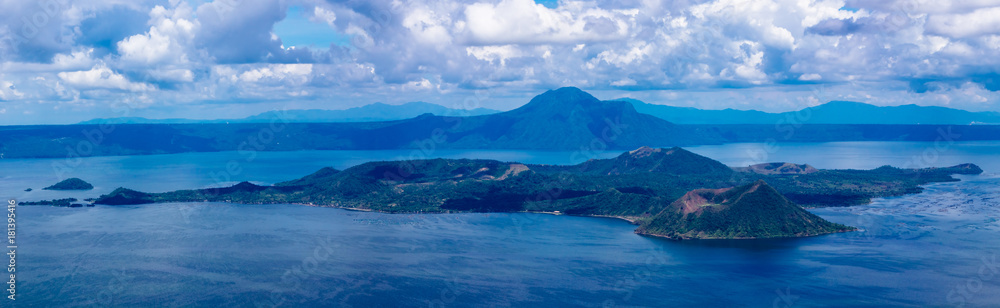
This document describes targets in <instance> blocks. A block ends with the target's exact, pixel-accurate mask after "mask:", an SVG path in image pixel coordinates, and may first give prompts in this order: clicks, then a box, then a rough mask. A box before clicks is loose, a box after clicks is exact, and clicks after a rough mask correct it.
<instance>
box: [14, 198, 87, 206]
mask: <svg viewBox="0 0 1000 308" xmlns="http://www.w3.org/2000/svg"><path fill="white" fill-rule="evenodd" d="M76 201H77V200H76V198H66V199H55V200H43V201H24V202H20V203H18V204H20V205H50V206H69V205H70V204H73V202H76Z"/></svg>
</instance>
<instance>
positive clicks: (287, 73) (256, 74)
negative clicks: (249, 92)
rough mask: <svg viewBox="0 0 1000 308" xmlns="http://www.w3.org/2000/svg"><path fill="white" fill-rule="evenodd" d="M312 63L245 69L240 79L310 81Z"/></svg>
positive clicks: (248, 80) (286, 81) (276, 81)
mask: <svg viewBox="0 0 1000 308" xmlns="http://www.w3.org/2000/svg"><path fill="white" fill-rule="evenodd" d="M311 73H312V64H272V65H268V66H266V67H261V68H258V69H252V70H248V71H245V72H243V73H241V74H240V75H239V80H240V81H243V82H249V83H257V82H274V83H290V84H303V83H305V82H307V81H309V75H310V74H311Z"/></svg>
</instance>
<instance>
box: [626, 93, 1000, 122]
mask: <svg viewBox="0 0 1000 308" xmlns="http://www.w3.org/2000/svg"><path fill="white" fill-rule="evenodd" d="M617 100H618V101H624V102H629V103H631V104H632V105H633V106H635V109H636V111H639V112H641V113H645V114H650V115H653V116H656V117H659V118H661V119H664V120H667V121H670V122H672V123H675V124H772V125H773V124H781V123H785V124H787V123H795V124H890V125H900V124H906V125H917V124H939V125H969V124H1000V112H971V111H965V110H959V109H952V108H945V107H936V106H917V105H902V106H891V107H880V106H875V105H870V104H865V103H859V102H847V101H832V102H828V103H826V104H822V105H819V106H814V107H809V108H805V109H802V110H798V111H789V112H782V113H767V112H763V111H757V110H736V109H724V110H704V109H697V108H691V107H675V106H667V105H657V104H649V103H645V102H643V101H640V100H636V99H631V98H620V99H617Z"/></svg>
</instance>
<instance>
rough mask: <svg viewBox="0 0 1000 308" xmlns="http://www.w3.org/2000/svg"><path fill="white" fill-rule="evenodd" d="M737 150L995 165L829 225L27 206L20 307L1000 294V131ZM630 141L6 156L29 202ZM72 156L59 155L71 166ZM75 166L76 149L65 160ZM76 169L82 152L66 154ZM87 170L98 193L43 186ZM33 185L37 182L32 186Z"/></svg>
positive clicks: (990, 297) (715, 149)
mask: <svg viewBox="0 0 1000 308" xmlns="http://www.w3.org/2000/svg"><path fill="white" fill-rule="evenodd" d="M690 149H691V150H692V151H694V152H697V153H699V154H702V155H706V156H709V157H712V158H715V159H718V160H720V161H722V162H724V163H726V164H729V165H733V166H742V165H747V164H751V163H759V162H771V161H790V162H796V163H809V164H811V165H813V166H816V167H818V168H874V167H878V166H881V165H885V164H891V165H896V166H908V167H930V166H948V165H954V164H958V163H966V162H971V163H976V164H978V165H979V166H981V167H982V168H983V169H984V170H985V172H984V174H983V175H979V176H962V177H961V178H962V179H963V181H961V182H952V183H939V184H932V185H927V186H926V191H925V192H923V193H921V194H915V195H908V196H902V197H895V198H885V199H877V200H875V201H874V202H873V203H872V204H870V205H864V206H854V207H844V208H824V209H812V210H811V211H812V212H814V213H816V214H818V215H820V216H822V217H824V218H826V219H829V220H831V221H835V222H839V223H844V224H848V225H852V226H856V227H859V228H861V229H862V231H860V232H851V233H843V234H833V235H826V236H819V237H812V238H800V239H781V240H753V241H745V240H744V241H684V242H674V241H669V240H663V239H658V238H647V237H642V236H638V235H635V234H633V233H632V231H633V230H634V228H635V226H633V225H630V224H628V223H626V222H624V221H620V220H615V219H603V218H587V217H571V216H551V215H544V214H523V213H518V214H447V215H405V214H395V215H391V214H380V213H367V212H354V211H347V210H341V209H331V208H317V207H306V206H298V205H264V206H261V205H238V204H221V203H170V204H157V205H142V206H128V207H111V206H97V207H93V208H58V207H44V206H43V207H38V206H22V207H19V208H18V211H19V212H18V215H19V217H20V218H21V220H20V224H19V225H18V231H19V233H18V239H19V240H20V244H19V252H20V254H19V256H18V266H19V267H18V272H19V273H20V275H18V278H19V283H20V284H19V286H18V288H19V290H18V296H20V298H19V299H18V300H17V305H18V307H20V306H24V307H30V306H88V307H90V306H136V305H143V306H145V305H158V306H208V307H216V306H221V307H227V306H262V307H272V306H275V305H280V306H289V307H302V306H362V307H371V306H419V307H428V306H429V307H446V306H455V307H464V306H491V307H492V306H539V307H543V306H544V307H551V306H590V307H619V306H620V307H632V306H647V307H660V306H736V307H762V306H763V307H809V306H870V307H876V306H878V307H882V306H887V305H889V306H921V307H922V306H956V305H958V304H963V303H964V304H965V305H966V306H971V307H980V306H996V305H997V303H1000V272H998V271H1000V265H998V263H997V262H996V261H995V260H996V257H997V254H998V253H1000V222H998V218H1000V142H957V143H953V144H937V145H935V144H933V143H908V142H845V143H822V144H780V145H776V146H769V145H765V144H731V145H721V146H702V147H693V148H690ZM617 154H618V152H617V151H615V152H598V153H584V154H581V153H573V152H526V151H442V150H438V151H435V152H432V153H426V155H424V154H421V153H416V154H415V152H412V151H305V152H269V153H268V152H261V153H257V155H256V156H254V157H252V159H249V158H250V156H248V155H244V154H241V153H237V152H226V153H189V154H175V155H154V156H122V157H92V158H84V159H81V160H80V161H78V162H77V163H74V164H72V165H70V164H69V163H68V162H67V161H66V160H63V159H28V160H0V171H2V174H0V193H2V194H3V197H5V198H16V199H18V200H22V201H28V200H40V199H51V198H56V197H78V198H83V197H92V196H96V195H99V194H101V193H106V192H109V191H110V190H113V189H114V188H115V187H119V186H125V187H130V188H136V189H139V190H144V191H168V190H174V189H181V188H197V187H208V186H214V185H225V184H231V183H232V182H237V181H243V180H250V181H255V182H259V183H264V184H269V183H275V182H279V181H284V180H289V179H294V178H298V177H301V176H303V175H305V174H308V173H311V172H313V171H315V170H317V169H319V168H321V167H324V166H333V167H336V168H341V169H342V168H346V167H349V166H352V165H356V164H358V163H362V162H365V161H371V160H390V159H402V158H424V157H449V158H456V157H470V158H492V159H500V160H505V161H522V162H529V163H550V164H567V163H576V162H579V161H581V160H584V159H587V158H598V157H611V156H614V155H617ZM54 164H55V165H56V166H58V167H57V168H53V165H54ZM59 164H64V165H59ZM65 167H69V168H65ZM65 177H80V178H83V179H85V180H87V181H88V182H91V183H93V184H94V185H95V190H93V191H89V192H84V193H80V192H53V191H42V190H40V188H41V187H44V186H48V185H51V184H53V183H55V182H56V181H58V180H59V179H60V178H65ZM28 187H31V188H34V189H35V190H33V191H32V192H24V191H23V190H24V189H25V188H28Z"/></svg>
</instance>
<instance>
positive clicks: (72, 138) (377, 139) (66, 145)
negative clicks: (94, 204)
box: [0, 87, 1000, 159]
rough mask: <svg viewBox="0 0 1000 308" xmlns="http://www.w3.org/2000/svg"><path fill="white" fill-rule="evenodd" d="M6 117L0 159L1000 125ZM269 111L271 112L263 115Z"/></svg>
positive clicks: (842, 133)
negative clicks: (45, 120)
mask: <svg viewBox="0 0 1000 308" xmlns="http://www.w3.org/2000/svg"><path fill="white" fill-rule="evenodd" d="M262 116H263V117H265V118H261V119H260V121H261V122H260V123H205V124H201V123H199V124H121V125H97V124H89V125H35V126H0V159H2V158H40V157H73V156H74V155H76V156H109V155H145V154H167V153H183V152H217V151H241V152H246V151H250V150H253V151H300V150H394V149H420V150H421V151H423V152H425V153H430V152H433V151H434V150H435V149H445V148H447V149H524V150H570V151H578V152H579V153H582V154H586V153H587V152H588V151H603V150H609V149H616V150H625V149H636V148H639V147H642V146H652V147H673V146H692V145H708V144H723V143H740V142H836V141H942V140H944V141H977V140H1000V125H885V124H878V125H875V124H801V123H794V122H784V123H780V124H779V123H771V124H676V123H672V122H670V121H667V120H664V119H662V118H659V117H655V116H652V115H649V114H645V113H641V112H639V111H638V110H636V108H635V107H634V105H633V104H631V103H628V102H623V101H601V100H599V99H597V98H595V97H594V96H592V95H590V94H588V93H587V92H584V91H582V90H580V89H577V88H572V87H569V88H560V89H556V90H549V91H546V92H545V93H542V94H539V95H538V96H536V97H534V98H532V99H531V100H530V101H529V102H528V103H527V104H525V105H524V106H521V107H520V108H517V109H514V110H510V111H505V112H498V113H492V114H485V115H476V116H441V115H434V114H429V113H424V114H421V115H419V116H417V117H414V118H409V119H404V120H394V121H379V122H353V123H349V122H337V123H296V122H294V121H293V120H292V119H290V118H289V117H287V116H283V115H281V114H265V115H262ZM266 117H270V119H269V120H266Z"/></svg>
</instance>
